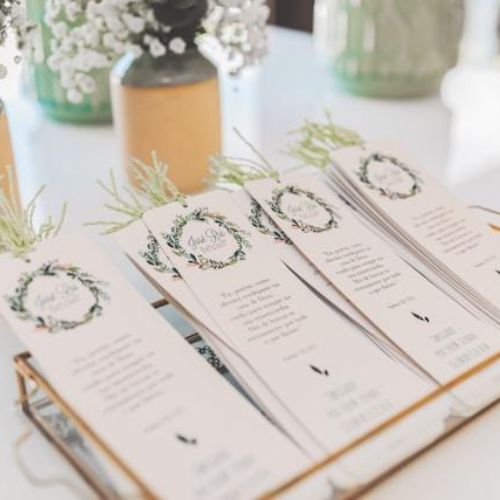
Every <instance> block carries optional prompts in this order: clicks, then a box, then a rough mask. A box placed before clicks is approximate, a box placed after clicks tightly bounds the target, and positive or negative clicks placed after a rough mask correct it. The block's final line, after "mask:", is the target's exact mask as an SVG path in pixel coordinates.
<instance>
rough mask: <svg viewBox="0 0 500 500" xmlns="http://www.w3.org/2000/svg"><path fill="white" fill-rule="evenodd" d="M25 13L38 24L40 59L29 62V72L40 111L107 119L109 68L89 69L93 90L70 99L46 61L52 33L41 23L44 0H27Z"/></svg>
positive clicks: (76, 119)
mask: <svg viewBox="0 0 500 500" xmlns="http://www.w3.org/2000/svg"><path fill="white" fill-rule="evenodd" d="M27 5H28V13H29V17H30V19H31V20H33V21H34V22H35V23H37V25H38V26H39V28H40V34H41V42H42V47H43V55H44V58H43V62H41V63H37V62H32V64H31V66H32V68H31V73H32V82H33V90H34V93H35V95H36V99H37V101H38V103H39V104H40V106H41V107H42V108H43V110H44V112H45V113H46V114H47V115H48V116H49V117H50V118H53V119H54V120H58V121H64V122H71V123H80V124H95V123H107V122H111V97H110V90H109V70H108V69H103V70H98V71H92V72H90V73H89V74H90V76H92V77H93V79H94V81H95V83H96V90H95V91H94V92H93V93H92V94H87V95H85V96H84V97H83V100H82V101H81V102H79V103H73V102H70V101H69V100H68V98H67V94H66V90H65V89H64V88H63V87H62V86H61V84H60V83H59V75H57V74H56V73H55V72H54V71H52V70H51V69H50V68H49V66H48V65H47V57H48V56H49V55H50V41H51V39H52V34H51V31H50V29H49V28H48V27H47V26H46V24H45V23H44V21H43V19H44V14H45V0H28V1H27Z"/></svg>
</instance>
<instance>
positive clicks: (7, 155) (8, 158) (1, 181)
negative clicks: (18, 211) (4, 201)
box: [0, 100, 19, 203]
mask: <svg viewBox="0 0 500 500" xmlns="http://www.w3.org/2000/svg"><path fill="white" fill-rule="evenodd" d="M9 171H10V178H9ZM9 180H10V181H11V182H10V183H9ZM11 187H12V190H11ZM0 189H2V191H3V193H4V195H5V196H6V197H7V198H8V199H9V200H10V201H11V202H13V203H19V191H18V187H17V179H16V169H15V164H14V154H13V152H12V144H11V139H10V132H9V123H8V121H7V113H6V111H5V108H4V106H3V103H2V101H1V100H0Z"/></svg>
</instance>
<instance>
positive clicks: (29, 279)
mask: <svg viewBox="0 0 500 500" xmlns="http://www.w3.org/2000/svg"><path fill="white" fill-rule="evenodd" d="M59 274H63V275H65V276H68V277H69V278H71V279H72V280H75V281H77V282H78V283H79V284H80V285H81V286H83V287H84V288H86V289H87V290H88V291H89V292H90V293H91V294H92V296H93V298H94V301H93V303H92V305H91V306H90V308H89V309H88V311H87V312H86V313H85V314H84V315H83V316H82V318H81V319H79V320H71V321H70V320H65V319H59V318H55V317H53V316H47V317H42V316H39V315H36V314H34V313H32V312H31V311H29V310H28V309H27V308H26V298H27V297H28V293H29V289H30V286H31V285H32V284H33V282H34V281H35V280H36V279H37V278H40V277H42V276H52V277H56V276H58V275H59ZM106 285H107V283H105V282H102V281H98V280H96V279H95V278H94V277H93V276H91V275H90V274H88V273H86V272H84V271H82V270H81V269H80V268H79V267H78V266H74V265H71V264H59V262H57V261H52V262H48V263H45V264H43V265H42V266H40V267H39V268H38V269H36V270H35V271H32V272H30V273H24V274H23V275H22V276H21V277H20V279H19V281H18V286H17V288H16V289H15V292H14V295H12V296H7V297H6V300H7V303H8V304H9V307H10V309H11V310H12V311H14V312H16V313H17V317H18V318H19V319H21V320H23V321H32V322H34V323H35V324H36V328H37V329H39V330H45V331H47V332H49V333H57V332H59V331H63V330H72V329H74V328H77V327H78V326H81V325H84V324H86V323H89V322H90V321H92V320H93V319H94V318H95V317H97V316H100V315H101V314H102V309H103V308H102V302H103V301H104V300H107V299H109V297H108V294H107V293H106V292H104V290H103V289H102V287H104V286H106Z"/></svg>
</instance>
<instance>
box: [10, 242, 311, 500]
mask: <svg viewBox="0 0 500 500" xmlns="http://www.w3.org/2000/svg"><path fill="white" fill-rule="evenodd" d="M0 269H1V270H2V281H1V284H0V290H1V294H0V295H1V300H0V312H1V314H2V316H3V317H4V318H5V320H6V321H7V322H8V324H9V325H10V326H11V328H12V329H13V331H15V332H16V333H17V334H18V336H19V337H20V339H21V340H22V341H23V342H24V343H25V344H26V346H27V347H28V348H29V350H30V352H31V354H32V355H33V356H34V357H35V358H36V359H37V361H38V362H39V363H40V366H41V368H42V370H43V371H44V373H45V374H46V376H47V378H48V380H49V381H50V383H51V384H52V385H53V387H54V389H55V390H56V391H57V392H58V393H59V394H60V395H61V397H62V399H63V400H65V401H66V403H67V404H68V405H69V407H71V408H72V410H73V411H74V412H75V413H76V414H77V415H78V416H79V417H80V418H82V420H83V421H84V422H86V424H87V425H89V426H90V427H91V428H92V429H93V431H94V432H95V433H96V434H97V435H98V436H99V438H100V439H101V441H102V442H103V443H104V444H105V446H107V447H108V449H110V450H112V452H113V453H114V454H115V455H116V456H118V457H119V458H120V459H121V460H122V461H123V463H125V464H126V465H127V467H128V468H129V469H130V470H132V471H134V473H135V474H136V476H138V477H139V478H140V479H141V481H142V482H143V484H144V485H145V486H146V488H147V491H148V492H149V493H150V494H151V495H153V496H157V497H162V498H164V497H173V498H200V499H205V498H224V497H230V498H249V497H256V496H259V495H261V494H263V493H264V492H266V491H267V490H269V489H271V488H273V487H275V486H276V485H277V484H280V483H281V482H283V481H285V480H286V479H287V478H289V477H290V476H293V475H295V474H297V473H299V472H300V471H301V470H302V469H303V468H305V467H306V466H307V465H308V460H307V459H306V458H305V457H304V456H303V455H302V453H301V452H300V451H298V449H297V448H296V447H295V446H294V445H292V444H291V442H290V441H288V440H287V439H286V438H285V437H284V436H283V435H282V434H281V433H280V432H279V431H278V430H277V429H276V428H275V427H274V426H272V425H271V424H270V423H269V422H268V421H267V420H266V419H265V418H264V417H263V416H262V415H260V414H259V413H258V412H257V410H256V409H255V408H253V407H252V406H251V405H250V404H248V402H247V401H246V400H244V399H243V398H242V397H241V396H240V395H239V394H238V393H236V392H235V391H234V389H233V388H232V387H231V386H230V385H229V384H228V383H227V382H226V381H225V380H224V379H223V378H222V377H220V376H219V375H218V374H217V373H216V372H215V371H214V370H213V369H212V368H211V367H210V366H208V364H207V363H206V362H205V361H204V360H203V359H202V358H201V357H200V356H199V355H198V354H196V353H195V352H194V351H193V350H192V349H191V347H190V346H189V345H188V344H187V343H186V342H185V341H184V340H183V339H182V338H181V337H180V336H179V335H178V334H177V333H176V332H175V331H174V330H173V329H172V327H170V325H169V324H168V323H167V322H166V321H165V320H164V319H163V318H161V316H160V315H159V314H158V313H157V312H155V311H154V310H153V309H152V308H151V306H150V305H149V304H148V303H147V302H146V301H145V300H144V299H143V298H142V297H141V296H140V295H139V294H138V293H137V292H136V291H135V290H134V289H133V288H132V287H131V286H130V285H129V284H128V283H127V282H126V281H125V280H124V279H123V278H122V277H121V276H120V275H119V273H118V272H117V271H116V270H115V269H114V268H113V265H112V264H111V263H110V262H109V261H108V259H106V258H104V257H103V256H102V255H101V253H100V252H99V251H98V250H97V249H96V248H95V247H94V245H93V244H91V243H90V242H89V241H88V240H87V239H85V238H82V237H80V236H73V237H58V238H56V239H53V240H51V241H49V242H46V243H43V244H40V246H39V247H38V248H37V250H36V251H34V252H32V253H31V254H30V255H29V260H28V261H22V260H15V259H12V258H9V257H7V256H3V257H1V258H0Z"/></svg>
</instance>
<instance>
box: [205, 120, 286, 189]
mask: <svg viewBox="0 0 500 500" xmlns="http://www.w3.org/2000/svg"><path fill="white" fill-rule="evenodd" d="M234 132H235V133H236V135H237V136H238V137H239V138H240V139H241V140H242V141H243V142H244V143H245V144H246V145H247V146H248V148H249V149H250V151H251V152H252V153H254V155H255V156H257V160H250V159H246V158H232V157H229V156H224V155H213V156H211V157H210V158H209V160H208V161H209V164H210V172H211V174H212V178H211V179H210V184H211V185H212V186H216V187H219V188H222V189H228V188H229V189H230V188H234V187H235V186H244V185H245V183H246V182H248V181H254V180H258V179H266V178H269V177H270V178H272V179H278V177H279V172H278V171H277V170H276V169H275V168H274V167H273V166H272V165H271V164H270V163H269V162H268V161H267V160H266V158H265V157H264V156H263V155H262V153H260V152H259V151H258V149H257V148H256V147H255V146H253V145H252V144H251V143H250V142H249V141H248V140H247V139H245V137H243V135H242V134H241V133H240V132H239V131H238V130H237V129H234Z"/></svg>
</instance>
